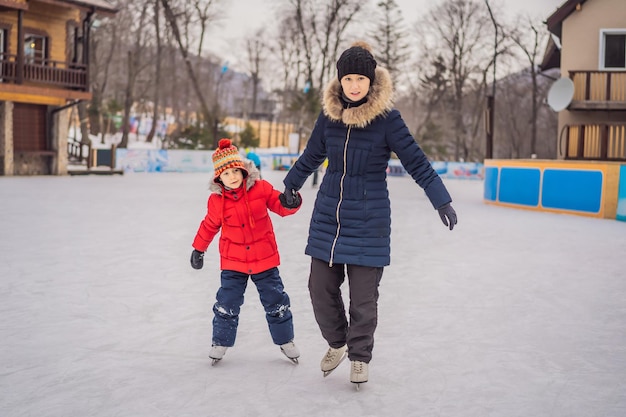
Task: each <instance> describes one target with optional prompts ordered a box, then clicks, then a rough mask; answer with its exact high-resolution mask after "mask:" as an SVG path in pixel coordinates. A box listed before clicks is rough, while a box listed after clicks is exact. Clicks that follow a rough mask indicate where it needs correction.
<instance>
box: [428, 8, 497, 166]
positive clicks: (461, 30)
mask: <svg viewBox="0 0 626 417" xmlns="http://www.w3.org/2000/svg"><path fill="white" fill-rule="evenodd" d="M488 22H489V20H488V16H487V14H486V13H485V10H484V9H482V8H481V7H480V5H479V4H478V3H477V1H476V0H446V1H444V2H443V3H442V4H440V5H439V6H437V7H435V8H434V9H432V10H431V12H430V13H428V15H427V16H426V17H425V18H424V19H422V21H421V24H420V25H419V26H418V27H419V32H418V35H419V36H420V38H421V40H422V45H423V47H424V52H425V57H426V59H427V62H432V60H433V58H434V57H437V56H440V57H441V59H442V62H443V63H444V64H445V66H446V69H447V71H448V72H449V75H450V85H451V89H452V91H451V92H452V94H451V103H450V105H451V113H452V115H451V116H452V119H453V121H454V133H453V135H454V144H453V146H454V157H455V159H457V160H459V159H461V158H463V159H465V160H467V159H468V158H469V157H470V147H469V145H470V143H469V142H468V134H470V133H471V129H470V126H468V125H467V124H466V121H465V120H464V115H465V110H466V103H465V101H466V93H467V92H468V91H471V90H472V89H475V87H476V81H477V80H480V79H481V74H482V73H483V72H484V68H485V67H486V66H487V65H485V64H486V62H488V58H487V57H486V56H485V53H484V51H485V50H488V48H487V47H486V44H487V36H488V32H487V28H488V26H487V24H488Z"/></svg>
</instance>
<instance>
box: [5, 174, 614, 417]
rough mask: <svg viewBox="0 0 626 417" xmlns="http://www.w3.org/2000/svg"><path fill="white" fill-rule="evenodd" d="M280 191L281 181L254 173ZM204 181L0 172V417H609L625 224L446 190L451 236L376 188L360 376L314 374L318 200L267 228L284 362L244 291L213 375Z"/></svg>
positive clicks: (318, 343) (213, 269) (405, 194)
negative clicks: (285, 332) (379, 272)
mask: <svg viewBox="0 0 626 417" xmlns="http://www.w3.org/2000/svg"><path fill="white" fill-rule="evenodd" d="M263 174H264V176H265V177H266V179H267V180H269V181H270V182H272V183H273V184H274V186H275V187H276V188H278V189H280V190H282V178H283V176H284V173H283V172H276V171H273V172H269V171H266V172H264V173H263ZM208 180H209V175H208V174H126V175H124V176H111V177H104V176H84V177H0V201H1V202H0V257H1V261H0V416H1V417H27V416H29V417H92V416H93V417H165V416H167V417H201V416H206V417H212V416H228V417H249V416H268V417H270V416H271V417H282V416H284V417H292V416H320V417H321V416H324V417H347V416H359V417H366V416H376V417H378V416H397V417H401V416H416V417H417V416H419V417H623V416H626V223H623V222H618V221H614V220H597V219H590V218H585V217H580V216H573V215H560V214H550V213H540V212H532V211H524V210H516V209H508V208H502V207H496V206H490V205H486V204H484V203H483V200H482V194H483V189H482V183H481V182H479V181H462V180H448V181H446V185H447V186H448V188H449V191H450V193H451V194H452V196H453V199H454V203H453V206H454V207H455V209H456V211H457V213H458V216H459V224H458V226H457V227H456V228H455V230H454V231H452V232H450V231H449V230H447V229H446V228H445V227H444V226H443V225H442V224H441V222H440V220H439V217H438V215H437V213H436V211H435V210H433V208H432V206H431V205H430V203H429V202H428V200H427V199H426V197H425V196H424V193H423V191H422V190H421V189H420V188H419V187H418V186H417V185H416V184H415V183H414V182H413V181H412V180H411V179H409V178H408V177H391V178H389V180H388V182H389V188H390V193H391V199H392V213H393V214H392V264H391V266H389V267H387V268H386V269H385V273H384V276H383V280H382V282H381V288H380V293H381V295H380V301H379V313H380V317H379V324H378V329H377V332H376V346H375V349H374V358H373V360H372V362H371V363H370V380H369V382H368V383H367V384H364V385H363V386H362V388H361V390H360V391H359V392H357V391H356V390H355V389H354V387H353V386H352V384H351V383H350V382H349V363H348V362H347V361H346V362H344V363H343V364H342V365H341V366H340V367H339V368H338V369H337V370H336V371H335V372H334V373H333V374H331V375H330V376H328V377H327V378H323V377H322V373H321V371H320V370H319V362H320V360H321V358H322V356H323V354H324V353H325V350H326V348H327V346H326V344H325V342H324V340H323V339H322V337H321V335H320V333H319V330H318V328H317V325H316V324H315V321H314V319H313V313H312V310H311V305H310V300H309V296H308V290H307V279H308V269H309V258H308V257H307V256H306V255H304V247H305V244H306V238H307V231H308V223H309V219H310V214H311V210H312V207H313V201H314V198H315V193H316V192H317V190H316V189H315V188H313V187H312V186H311V184H310V182H309V183H307V184H306V185H305V187H304V188H303V189H302V195H303V198H304V206H303V208H302V209H301V210H300V212H299V213H298V214H296V215H294V216H291V217H288V218H279V217H277V216H273V221H274V226H275V229H276V234H277V239H278V244H279V247H280V251H281V259H282V265H281V267H280V270H281V275H282V277H283V280H284V282H285V286H286V290H287V292H288V293H289V295H290V297H291V302H292V311H293V314H294V320H295V330H296V339H295V342H296V344H297V345H298V346H299V347H300V350H301V353H302V356H301V357H300V364H299V365H294V364H292V363H291V362H289V361H288V360H287V359H286V358H285V357H284V356H283V355H282V354H281V353H280V351H279V349H278V347H276V346H274V345H273V344H272V342H271V339H270V336H269V332H268V330H267V325H266V322H265V318H264V312H263V310H262V307H261V305H260V302H259V300H258V295H257V293H256V289H255V287H254V285H253V284H252V283H250V284H249V286H248V290H247V292H246V302H245V304H244V306H243V309H242V312H241V316H240V326H239V334H238V337H237V342H236V345H235V347H234V348H232V349H230V350H229V351H228V352H227V354H226V356H225V357H224V359H223V360H222V361H221V362H220V363H219V364H218V365H216V366H213V367H212V366H211V362H210V360H209V358H208V351H209V348H210V343H211V319H212V312H211V308H212V304H213V302H214V296H215V292H216V291H217V288H218V286H219V259H218V256H217V249H216V246H217V245H216V243H217V241H215V242H214V244H212V245H211V247H210V248H209V251H208V252H207V256H206V258H205V266H204V269H203V270H201V271H196V270H193V269H191V267H190V266H189V255H190V252H191V242H192V239H193V237H194V235H195V232H196V229H197V227H198V225H199V223H200V220H201V219H202V217H203V216H204V214H205V209H206V199H207V196H208V191H207V184H208Z"/></svg>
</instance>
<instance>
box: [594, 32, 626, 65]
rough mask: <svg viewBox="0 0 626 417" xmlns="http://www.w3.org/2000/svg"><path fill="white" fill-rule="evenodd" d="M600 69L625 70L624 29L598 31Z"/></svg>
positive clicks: (625, 38)
mask: <svg viewBox="0 0 626 417" xmlns="http://www.w3.org/2000/svg"><path fill="white" fill-rule="evenodd" d="M600 69H603V70H611V69H615V70H624V69H626V29H603V30H601V31H600Z"/></svg>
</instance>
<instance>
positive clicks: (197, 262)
mask: <svg viewBox="0 0 626 417" xmlns="http://www.w3.org/2000/svg"><path fill="white" fill-rule="evenodd" d="M203 266H204V252H200V251H199V250H196V249H194V250H193V252H191V267H192V268H193V269H202V267H203Z"/></svg>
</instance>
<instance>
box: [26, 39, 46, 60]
mask: <svg viewBox="0 0 626 417" xmlns="http://www.w3.org/2000/svg"><path fill="white" fill-rule="evenodd" d="M46 43H47V39H46V37H45V36H41V35H33V34H29V33H27V34H26V36H24V62H26V63H27V64H44V63H45V62H44V61H45V60H46V58H47V56H46V55H47V54H46V49H47V45H46Z"/></svg>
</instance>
